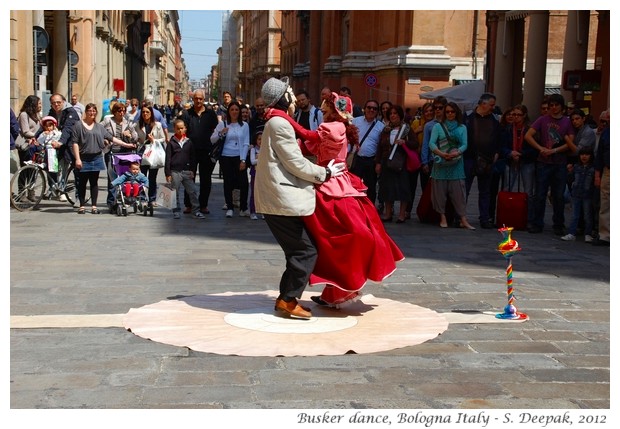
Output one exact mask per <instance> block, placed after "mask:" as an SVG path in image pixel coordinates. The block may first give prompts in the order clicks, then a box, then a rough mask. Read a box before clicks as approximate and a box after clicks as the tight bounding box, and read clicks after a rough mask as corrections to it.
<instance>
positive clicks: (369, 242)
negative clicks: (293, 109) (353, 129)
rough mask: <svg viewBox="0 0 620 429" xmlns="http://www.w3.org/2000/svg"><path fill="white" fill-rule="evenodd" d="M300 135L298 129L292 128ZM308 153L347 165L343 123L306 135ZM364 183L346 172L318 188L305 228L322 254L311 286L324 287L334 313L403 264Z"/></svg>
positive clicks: (326, 125)
mask: <svg viewBox="0 0 620 429" xmlns="http://www.w3.org/2000/svg"><path fill="white" fill-rule="evenodd" d="M293 124H294V125H293V126H294V127H295V129H296V131H297V130H298V128H299V125H298V124H296V123H294V122H293ZM301 133H302V137H303V138H305V139H306V141H305V146H306V149H307V150H308V151H309V152H310V153H312V154H314V155H317V163H318V164H319V165H322V166H326V165H327V164H328V162H329V161H331V160H332V159H336V162H345V160H346V155H347V138H346V134H345V126H344V124H343V123H341V122H324V123H323V124H321V125H320V126H319V128H318V129H317V131H315V132H309V131H308V130H303V131H302V132H301ZM366 189H367V188H366V186H365V185H364V184H363V182H362V181H361V179H360V178H359V177H358V176H356V175H354V174H351V173H349V172H348V171H345V173H344V174H342V175H340V176H337V177H332V178H330V179H329V180H328V181H327V182H325V183H322V184H320V185H316V191H317V192H316V209H315V211H314V213H313V214H312V215H311V216H305V217H304V218H303V220H304V223H305V225H306V227H307V228H308V230H309V231H310V234H311V235H312V238H313V239H314V242H315V244H316V247H317V250H318V259H317V262H316V265H315V267H314V271H313V272H312V275H311V276H310V286H315V285H320V284H325V285H326V286H325V288H324V289H323V293H322V294H321V299H322V300H323V301H325V302H326V303H327V304H328V305H330V306H333V307H337V308H339V307H341V306H343V305H344V304H346V303H348V302H354V301H356V300H357V299H359V297H360V296H361V292H360V290H361V289H362V288H363V287H364V285H365V284H366V282H367V281H368V280H372V281H375V282H382V281H383V280H384V279H385V278H387V277H388V276H390V275H391V274H392V273H393V272H394V271H395V270H396V262H398V261H401V260H403V259H404V256H403V253H402V252H401V251H400V249H399V248H398V246H397V245H396V243H394V241H393V240H392V239H391V238H390V236H389V235H388V234H387V232H386V231H385V227H384V226H383V222H381V219H380V218H379V214H378V213H377V209H376V208H375V206H374V204H373V203H372V202H371V201H370V200H369V199H368V197H367V196H366V194H365V193H364V191H365V190H366Z"/></svg>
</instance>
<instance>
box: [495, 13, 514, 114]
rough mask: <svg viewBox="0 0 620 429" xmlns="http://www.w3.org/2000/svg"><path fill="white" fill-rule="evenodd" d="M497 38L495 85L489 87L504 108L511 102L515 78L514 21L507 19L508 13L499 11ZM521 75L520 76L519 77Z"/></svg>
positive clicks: (498, 103)
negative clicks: (513, 72) (513, 71)
mask: <svg viewBox="0 0 620 429" xmlns="http://www.w3.org/2000/svg"><path fill="white" fill-rule="evenodd" d="M497 19H498V20H497V33H496V34H497V39H496V43H495V53H494V55H493V57H494V58H495V63H494V85H493V88H489V89H490V90H491V91H492V92H493V93H494V94H495V96H496V97H497V105H498V106H500V107H501V108H502V109H505V108H506V107H508V106H509V105H510V104H511V103H512V100H511V92H512V91H511V86H512V82H513V81H514V79H515V76H513V74H512V70H513V63H514V58H515V54H514V49H515V46H514V35H513V31H512V23H511V22H509V21H506V13H505V12H501V11H500V12H498V13H497ZM520 78H521V76H519V79H520Z"/></svg>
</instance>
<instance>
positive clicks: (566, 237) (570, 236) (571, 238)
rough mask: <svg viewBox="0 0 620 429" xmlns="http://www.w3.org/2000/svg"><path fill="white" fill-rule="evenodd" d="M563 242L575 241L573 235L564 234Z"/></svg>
mask: <svg viewBox="0 0 620 429" xmlns="http://www.w3.org/2000/svg"><path fill="white" fill-rule="evenodd" d="M562 240H564V241H575V236H574V235H573V234H566V235H565V236H563V237H562Z"/></svg>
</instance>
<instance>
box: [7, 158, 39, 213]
mask: <svg viewBox="0 0 620 429" xmlns="http://www.w3.org/2000/svg"><path fill="white" fill-rule="evenodd" d="M45 187H46V183H45V173H44V172H43V170H42V169H40V168H39V167H37V166H35V165H25V166H23V167H22V168H20V169H19V170H17V172H16V173H15V175H13V178H12V179H11V205H12V206H13V207H14V208H16V209H17V210H19V211H27V210H32V209H34V208H35V207H36V206H37V205H38V204H39V203H40V202H41V199H42V198H43V193H44V192H45Z"/></svg>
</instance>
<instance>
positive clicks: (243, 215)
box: [239, 210, 250, 217]
mask: <svg viewBox="0 0 620 429" xmlns="http://www.w3.org/2000/svg"><path fill="white" fill-rule="evenodd" d="M239 216H240V217H250V212H249V211H247V210H242V211H240V212H239Z"/></svg>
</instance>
